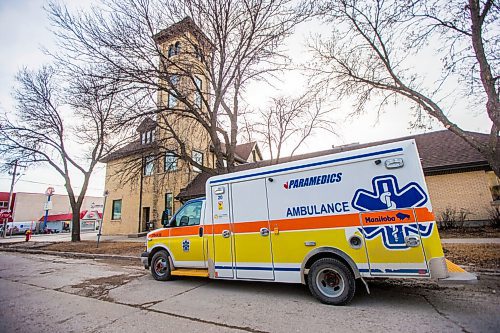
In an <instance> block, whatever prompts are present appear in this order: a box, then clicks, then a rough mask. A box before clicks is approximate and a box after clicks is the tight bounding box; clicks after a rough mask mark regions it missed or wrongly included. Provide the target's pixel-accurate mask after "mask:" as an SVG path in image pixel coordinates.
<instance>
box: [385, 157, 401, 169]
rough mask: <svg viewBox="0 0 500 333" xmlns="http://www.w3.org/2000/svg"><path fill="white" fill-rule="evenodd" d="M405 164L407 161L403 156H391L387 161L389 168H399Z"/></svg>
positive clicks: (386, 165) (386, 164)
mask: <svg viewBox="0 0 500 333" xmlns="http://www.w3.org/2000/svg"><path fill="white" fill-rule="evenodd" d="M404 165H405V162H404V161H403V159H402V158H391V159H388V160H386V161H385V167H386V168H387V169H398V168H402V167H403V166H404Z"/></svg>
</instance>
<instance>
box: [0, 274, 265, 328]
mask: <svg viewBox="0 0 500 333" xmlns="http://www.w3.org/2000/svg"><path fill="white" fill-rule="evenodd" d="M118 276H119V275H118ZM118 276H116V275H115V276H111V277H108V278H117V277H118ZM0 279H4V280H8V281H11V282H16V283H19V284H23V285H28V286H32V287H36V288H39V289H42V290H46V291H54V292H58V293H63V294H67V295H73V296H77V297H85V298H93V299H97V300H99V301H102V302H107V303H112V304H116V305H122V306H127V307H131V308H135V309H138V310H142V311H146V312H153V313H158V314H162V315H166V316H170V317H175V318H179V319H184V320H189V321H192V322H196V323H201V324H208V325H213V326H216V327H221V328H228V329H233V330H239V331H244V332H249V333H270V332H269V331H262V330H258V329H255V328H252V327H248V326H237V325H231V324H226V323H221V322H216V321H212V320H206V319H201V318H194V317H188V316H184V315H181V314H177V313H173V312H167V311H162V310H156V309H151V308H150V307H151V306H153V305H155V304H157V303H160V302H162V301H157V302H149V303H144V304H129V303H123V302H118V301H116V300H114V299H112V298H111V297H95V296H96V294H89V295H85V294H79V293H77V294H75V293H72V292H69V291H66V290H65V289H66V288H67V287H73V286H66V287H62V288H56V289H51V288H47V287H42V286H37V285H34V284H31V283H27V282H23V281H14V280H10V279H6V278H0ZM99 279H105V278H99ZM93 280H96V279H93ZM80 285H85V282H82V283H80V284H78V285H76V286H80ZM117 287H119V286H115V287H114V288H117ZM198 287H200V286H198ZM114 288H112V289H114ZM192 289H196V288H191V290H192ZM109 290H111V289H109ZM187 291H190V290H187ZM187 291H186V292H187ZM91 295H94V297H93V296H91ZM119 319H121V318H117V319H115V320H113V321H112V322H109V323H107V324H106V326H109V325H111V324H113V323H114V322H116V321H117V320H119ZM104 327H105V326H104ZM102 328H103V327H99V328H98V329H96V330H94V331H93V332H98V331H99V329H102Z"/></svg>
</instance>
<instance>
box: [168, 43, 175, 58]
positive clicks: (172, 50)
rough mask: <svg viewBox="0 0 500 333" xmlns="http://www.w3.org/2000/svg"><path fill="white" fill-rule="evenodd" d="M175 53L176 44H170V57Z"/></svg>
mask: <svg viewBox="0 0 500 333" xmlns="http://www.w3.org/2000/svg"><path fill="white" fill-rule="evenodd" d="M173 55H174V46H173V45H172V44H170V46H169V47H168V57H169V58H170V57H171V56H173Z"/></svg>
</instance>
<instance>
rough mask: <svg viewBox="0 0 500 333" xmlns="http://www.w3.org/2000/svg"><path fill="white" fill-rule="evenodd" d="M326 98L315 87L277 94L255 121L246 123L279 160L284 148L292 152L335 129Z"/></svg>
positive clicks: (246, 126) (274, 158) (249, 130)
mask: <svg viewBox="0 0 500 333" xmlns="http://www.w3.org/2000/svg"><path fill="white" fill-rule="evenodd" d="M324 102H325V101H324V98H322V97H319V96H318V93H317V92H315V91H308V92H307V93H305V94H303V95H300V96H298V97H295V98H294V97H288V96H280V97H274V98H271V101H270V105H269V107H266V108H265V109H261V110H260V111H259V113H258V118H259V119H258V120H256V121H255V123H254V124H248V123H245V125H244V126H243V127H244V128H245V129H246V131H247V132H251V133H253V134H254V137H253V138H254V139H257V140H259V141H262V142H263V144H264V147H265V149H267V150H268V152H269V155H270V157H271V160H272V161H273V163H279V160H280V158H281V157H282V154H283V152H284V151H285V150H286V151H289V152H290V156H293V155H294V154H295V152H296V151H297V149H299V148H300V147H301V146H302V145H303V144H304V143H305V142H306V140H307V139H308V138H310V137H311V136H313V135H314V134H316V133H317V132H319V131H326V132H329V133H334V132H335V131H334V122H333V121H332V120H331V119H330V118H329V117H328V115H329V114H330V113H331V110H330V109H329V108H325V105H324V104H325V103H324Z"/></svg>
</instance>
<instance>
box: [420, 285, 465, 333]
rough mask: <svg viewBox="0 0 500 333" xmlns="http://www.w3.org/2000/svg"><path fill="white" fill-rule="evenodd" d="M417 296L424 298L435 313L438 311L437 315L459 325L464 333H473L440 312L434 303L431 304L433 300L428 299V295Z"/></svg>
mask: <svg viewBox="0 0 500 333" xmlns="http://www.w3.org/2000/svg"><path fill="white" fill-rule="evenodd" d="M416 295H419V296H420V297H422V298H423V299H424V300H425V301H426V302H427V303H428V304H429V305H430V306H431V307H432V308H433V309H434V311H436V313H437V314H439V315H440V316H441V317H443V318H444V319H446V320H448V321H449V322H451V323H453V324H455V325H457V326H458V327H460V328H461V329H462V332H463V333H471V332H470V331H469V330H467V329H466V328H465V327H464V326H462V325H461V324H460V323H458V322H456V321H454V320H453V319H451V318H450V317H448V315H447V314H446V313H444V312H442V311H441V310H439V309H438V307H437V306H436V305H435V304H434V303H432V302H431V300H430V299H429V297H427V295H424V294H418V293H417V294H416Z"/></svg>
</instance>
